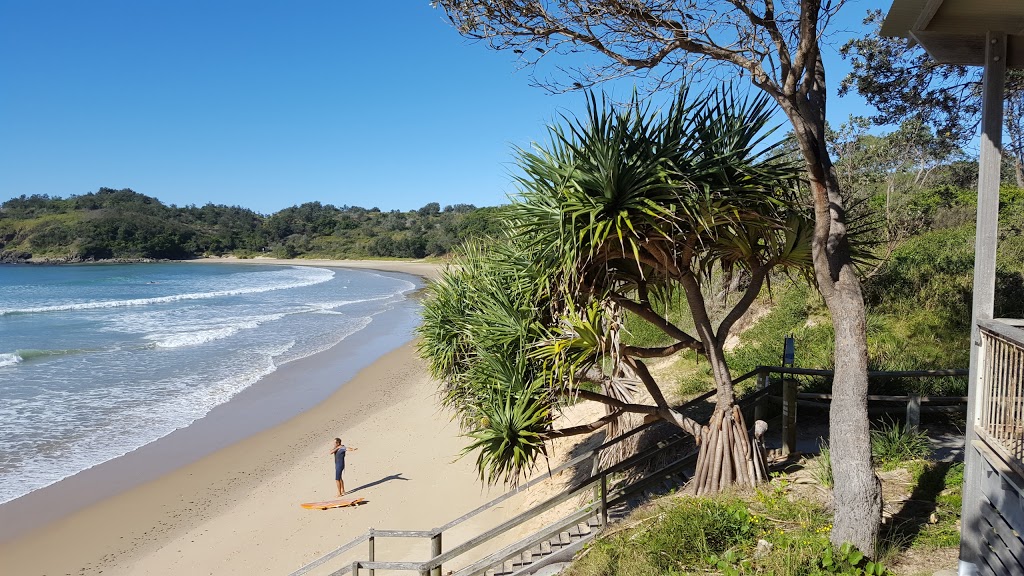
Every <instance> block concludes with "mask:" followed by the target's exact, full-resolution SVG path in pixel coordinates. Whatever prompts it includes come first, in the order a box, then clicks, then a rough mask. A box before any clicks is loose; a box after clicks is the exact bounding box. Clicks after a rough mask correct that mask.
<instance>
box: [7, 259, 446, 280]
mask: <svg viewBox="0 0 1024 576" xmlns="http://www.w3.org/2000/svg"><path fill="white" fill-rule="evenodd" d="M171 263H175V264H176V263H191V264H196V263H198V264H212V263H221V264H233V263H238V264H269V265H274V266H322V267H325V268H354V269H364V270H378V271H381V272H400V273H403V274H411V275H413V276H419V277H421V278H424V279H426V280H436V279H437V277H438V276H439V274H440V270H441V267H442V264H441V263H438V262H428V261H426V260H362V259H355V260H333V259H329V258H272V257H269V256H256V257H254V258H238V257H237V256H209V257H205V258H190V259H188V260H170V259H155V258H111V259H107V260H81V261H69V260H61V259H54V260H50V259H42V260H18V261H0V266H2V265H11V266H19V265H21V266H80V265H86V266H88V265H97V266H102V265H109V264H171Z"/></svg>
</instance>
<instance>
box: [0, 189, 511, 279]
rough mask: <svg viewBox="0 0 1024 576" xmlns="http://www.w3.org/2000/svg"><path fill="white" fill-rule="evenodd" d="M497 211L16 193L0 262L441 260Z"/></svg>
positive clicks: (114, 193) (4, 224) (7, 213)
mask: <svg viewBox="0 0 1024 576" xmlns="http://www.w3.org/2000/svg"><path fill="white" fill-rule="evenodd" d="M496 210H498V208H480V209H478V208H476V207H475V206H473V205H470V204H458V205H455V206H446V207H445V208H444V209H442V208H441V206H440V205H439V204H438V203H436V202H431V203H429V204H427V205H425V206H423V207H422V208H419V209H418V210H410V211H407V212H401V211H398V210H393V211H390V212H382V211H381V210H379V209H377V208H370V209H366V208H360V207H356V206H342V207H340V208H339V207H336V206H332V205H330V204H321V203H319V202H309V203H306V204H302V205H300V206H293V207H291V208H286V209H284V210H281V211H280V212H277V213H276V214H272V215H270V216H264V215H261V214H258V213H256V212H253V211H252V210H249V209H247V208H241V207H239V206H224V205H219V204H206V205H205V206H185V207H180V208H179V207H177V206H173V205H171V206H168V205H165V204H163V203H162V202H160V201H159V200H157V199H156V198H152V197H150V196H146V195H144V194H139V193H138V192H134V191H132V190H129V189H124V190H113V189H110V188H101V189H100V190H99V191H97V192H93V193H89V194H84V195H81V196H69V197H67V198H59V197H49V196H45V195H43V196H40V195H33V196H20V197H18V198H13V199H11V200H8V201H6V202H4V203H3V204H0V261H23V260H27V259H28V258H35V259H44V258H46V259H51V260H61V261H88V260H103V259H141V258H156V259H160V258H167V259H184V258H194V257H198V256H203V255H222V254H227V253H232V254H235V255H239V256H246V255H252V254H257V253H260V254H268V255H273V256H277V257H283V258H294V257H299V256H316V257H325V258H423V257H426V256H443V255H444V254H446V253H447V252H448V251H449V250H450V249H451V248H452V247H453V246H455V245H457V244H459V243H461V242H462V241H464V240H465V239H467V238H469V237H472V236H477V235H484V234H494V233H496V232H497V231H496V230H494V229H492V222H494V221H495V219H494V218H492V216H493V213H494V212H495V211H496Z"/></svg>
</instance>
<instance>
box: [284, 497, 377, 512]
mask: <svg viewBox="0 0 1024 576" xmlns="http://www.w3.org/2000/svg"><path fill="white" fill-rule="evenodd" d="M365 503H366V499H364V498H353V499H351V500H324V501H323V502H305V503H303V504H299V506H302V507H303V508H306V509H307V510H327V509H328V508H345V507H346V506H359V505H360V504H365Z"/></svg>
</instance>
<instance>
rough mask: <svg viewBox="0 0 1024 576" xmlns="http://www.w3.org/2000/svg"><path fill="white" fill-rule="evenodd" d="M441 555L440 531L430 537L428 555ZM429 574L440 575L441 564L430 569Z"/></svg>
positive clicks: (432, 575) (434, 556)
mask: <svg viewBox="0 0 1024 576" xmlns="http://www.w3.org/2000/svg"><path fill="white" fill-rule="evenodd" d="M440 555H441V533H440V532H438V533H436V534H434V535H433V536H431V537H430V557H431V558H437V557H438V556H440ZM430 576H441V565H440V564H438V565H437V566H434V567H433V568H431V569H430Z"/></svg>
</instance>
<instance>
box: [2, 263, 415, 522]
mask: <svg viewBox="0 0 1024 576" xmlns="http://www.w3.org/2000/svg"><path fill="white" fill-rule="evenodd" d="M410 280H411V278H410V279H409V280H406V279H403V276H402V275H388V274H382V273H375V272H372V271H362V270H347V269H326V268H318V267H307V266H280V267H278V266H266V265H246V264H188V263H158V264H105V265H81V266H0V503H3V502H7V501H10V500H13V499H14V498H17V497H19V496H21V495H24V494H27V493H28V492H31V491H32V490H36V489H38V488H41V487H44V486H47V485H49V484H52V483H54V482H56V481H58V480H61V479H62V478H65V477H68V476H70V475H73V474H75V473H77V472H80V471H82V470H84V469H86V468H90V467H92V466H95V465H97V464H99V463H102V462H105V461H107V460H110V459H112V458H115V457H117V456H120V455H122V454H125V453H127V452H130V451H132V450H134V449H136V448H139V447H140V446H143V445H145V444H147V443H149V442H152V441H154V440H156V439H158V438H160V437H162V436H165V435H167V434H169V433H171V432H172V431H174V430H175V429H178V428H181V427H183V426H188V425H189V424H190V423H192V422H194V421H195V420H197V419H199V418H201V417H203V416H204V415H205V414H207V413H208V412H209V411H210V410H211V409H212V408H213V407H215V406H217V405H219V404H222V403H224V402H226V401H228V400H229V399H230V398H231V397H232V396H234V395H235V394H237V393H238V392H240V391H241V390H243V389H245V388H246V387H248V386H251V385H252V384H253V383H255V382H257V381H258V380H260V378H262V377H264V376H266V375H267V374H270V373H271V372H273V371H274V370H275V369H277V367H279V366H281V365H282V364H284V363H287V362H291V361H294V360H297V359H300V358H304V357H306V356H310V355H312V354H315V353H317V352H320V351H323V350H326V349H328V348H330V347H332V346H335V345H338V344H339V343H340V342H342V341H343V340H344V339H345V338H347V337H349V336H351V335H353V334H356V333H358V332H359V331H360V330H362V329H363V328H365V327H366V326H367V325H369V324H370V322H372V321H373V317H374V316H375V315H377V314H379V313H381V312H383V311H385V310H388V309H390V308H392V307H393V306H395V305H396V304H398V303H399V302H402V301H404V300H405V299H406V298H407V295H408V293H409V292H410V291H412V290H414V289H415V288H416V285H415V284H414V283H413V282H412V281H410Z"/></svg>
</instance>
